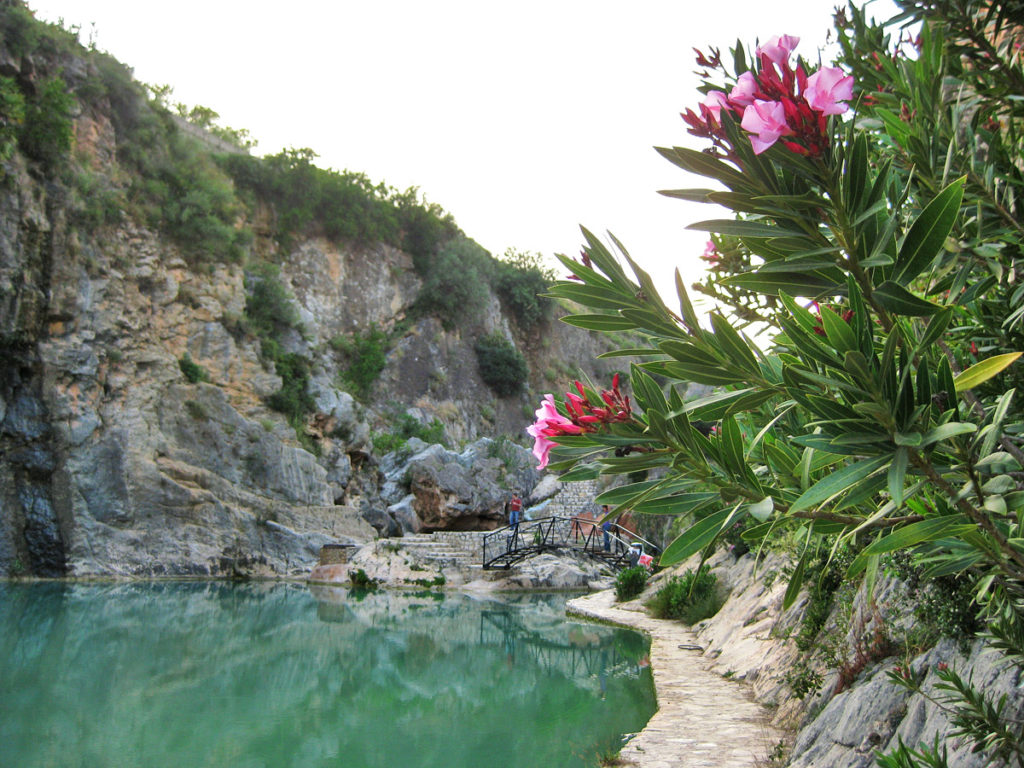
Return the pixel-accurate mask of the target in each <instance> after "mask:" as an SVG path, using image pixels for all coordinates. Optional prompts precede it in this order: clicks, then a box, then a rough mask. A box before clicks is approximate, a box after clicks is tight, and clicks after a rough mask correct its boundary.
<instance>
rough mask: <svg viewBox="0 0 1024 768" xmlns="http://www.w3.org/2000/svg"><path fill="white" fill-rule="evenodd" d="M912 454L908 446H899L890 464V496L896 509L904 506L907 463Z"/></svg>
mask: <svg viewBox="0 0 1024 768" xmlns="http://www.w3.org/2000/svg"><path fill="white" fill-rule="evenodd" d="M909 458H910V455H909V453H908V451H907V449H906V448H897V449H896V454H895V455H894V456H893V458H892V464H890V465H889V478H888V480H889V496H890V497H891V498H892V501H893V504H895V505H896V509H899V508H900V507H901V506H903V487H904V485H905V484H906V477H907V463H908V462H909Z"/></svg>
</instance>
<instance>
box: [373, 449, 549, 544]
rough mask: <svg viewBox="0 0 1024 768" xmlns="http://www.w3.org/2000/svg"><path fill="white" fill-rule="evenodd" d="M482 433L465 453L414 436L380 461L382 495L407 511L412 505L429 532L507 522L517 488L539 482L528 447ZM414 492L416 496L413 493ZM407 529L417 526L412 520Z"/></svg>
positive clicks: (487, 527)
mask: <svg viewBox="0 0 1024 768" xmlns="http://www.w3.org/2000/svg"><path fill="white" fill-rule="evenodd" d="M496 445H497V443H495V441H493V440H491V439H489V438H481V439H480V440H478V441H476V442H475V443H472V444H470V445H469V446H467V447H466V448H465V449H464V450H463V451H462V452H461V453H456V452H455V451H451V450H448V449H446V448H445V447H444V446H441V445H437V444H434V445H427V444H426V443H424V442H423V441H421V440H418V439H416V438H412V439H410V440H409V441H408V443H407V444H406V446H405V449H404V450H403V451H401V452H395V453H392V454H389V455H388V456H386V457H385V458H384V459H383V460H382V462H381V470H382V471H383V472H384V476H385V483H384V487H383V488H382V492H381V496H382V498H383V499H384V500H386V501H388V502H389V505H390V508H394V509H396V510H397V509H400V510H401V511H402V514H403V515H404V514H406V510H407V509H408V507H409V506H411V509H412V511H414V512H415V516H416V518H417V519H418V520H419V529H420V530H424V531H441V530H450V531H474V530H493V529H494V528H499V527H501V526H502V525H505V524H506V523H507V520H506V515H505V503H506V502H507V501H508V499H509V497H510V496H511V494H512V492H513V490H519V492H520V493H522V490H521V489H522V488H530V487H533V485H534V484H535V483H536V475H537V473H536V470H533V469H531V468H530V465H531V463H532V462H531V456H530V453H529V451H527V450H526V449H525V448H522V447H521V446H517V445H514V444H511V443H504V444H503V445H502V446H501V450H500V451H499V450H497V449H496V448H495V446H496ZM409 496H412V499H411V501H408V500H407V499H408V497H409ZM401 527H402V529H403V530H416V524H415V523H414V522H413V521H412V520H409V519H406V520H405V521H404V522H402V523H401Z"/></svg>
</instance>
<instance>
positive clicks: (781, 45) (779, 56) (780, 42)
mask: <svg viewBox="0 0 1024 768" xmlns="http://www.w3.org/2000/svg"><path fill="white" fill-rule="evenodd" d="M799 43H800V38H799V37H793V35H776V36H775V37H772V38H769V40H768V42H766V43H765V44H764V45H759V46H758V47H757V55H758V56H767V57H768V60H769V61H770V62H772V63H773V64H777V65H779V66H780V67H781V66H784V65H785V64H786V62H787V61H788V60H789V54H791V53H792V52H793V51H794V50H795V49H796V47H797V45H798V44H799Z"/></svg>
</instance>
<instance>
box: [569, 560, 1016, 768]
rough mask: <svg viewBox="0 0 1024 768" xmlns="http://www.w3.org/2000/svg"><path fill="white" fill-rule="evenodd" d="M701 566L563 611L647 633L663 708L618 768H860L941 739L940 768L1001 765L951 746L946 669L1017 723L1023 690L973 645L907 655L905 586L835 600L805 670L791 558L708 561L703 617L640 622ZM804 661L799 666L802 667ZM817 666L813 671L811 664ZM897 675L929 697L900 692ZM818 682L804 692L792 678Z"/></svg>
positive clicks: (992, 656)
mask: <svg viewBox="0 0 1024 768" xmlns="http://www.w3.org/2000/svg"><path fill="white" fill-rule="evenodd" d="M696 565H697V561H696V560H692V561H690V562H687V563H684V564H682V565H680V566H678V567H677V568H674V569H670V570H667V571H664V572H662V573H661V574H659V575H657V576H656V577H655V578H654V579H652V581H651V583H650V584H649V585H648V587H647V589H646V590H645V591H644V593H643V594H642V595H641V596H640V597H638V598H637V599H635V600H632V601H629V602H625V603H616V602H615V600H614V593H613V592H612V591H611V590H606V591H603V592H600V593H597V594H594V595H590V596H587V597H583V598H578V599H576V600H574V601H571V602H570V604H569V610H570V612H571V613H573V614H575V615H579V616H584V617H588V618H593V619H598V620H602V621H610V622H613V623H616V624H621V625H623V626H628V627H633V628H636V629H640V630H642V631H644V632H647V633H648V634H649V635H650V636H651V640H652V647H651V665H652V669H653V671H654V679H655V684H656V686H657V692H658V704H659V707H660V709H659V711H658V714H657V715H655V717H654V718H652V720H651V721H650V723H649V724H648V726H647V728H645V729H644V731H643V732H641V734H639V735H638V736H637V737H636V738H635V739H633V740H632V741H630V742H629V744H628V745H627V746H626V747H625V748H624V749H623V751H622V754H621V760H622V761H623V763H624V764H627V765H639V766H645V768H660V767H661V766H670V765H671V766H673V767H674V768H678V767H680V766H682V767H684V768H685V767H688V766H712V765H713V766H719V767H721V766H741V765H743V766H755V765H764V764H766V763H767V764H771V765H779V766H782V765H785V766H789V767H790V768H821V767H822V766H828V768H868V766H873V765H875V761H876V758H877V756H878V755H879V754H881V753H887V752H891V751H892V750H894V749H895V748H896V747H897V746H898V744H899V743H900V742H901V741H902V742H903V743H904V744H906V745H908V746H910V747H913V748H915V749H916V748H918V747H919V746H920V745H922V744H925V745H932V744H933V743H934V741H935V739H936V738H937V737H938V738H940V739H947V740H946V741H945V744H946V747H947V748H948V764H949V765H950V766H956V768H988V767H990V766H1000V767H1001V766H1005V765H1006V763H1005V762H1004V761H1002V760H999V759H998V758H996V757H994V756H993V755H991V754H986V753H972V751H971V749H972V747H973V744H972V743H971V742H970V741H969V740H966V739H949V738H948V737H949V734H950V733H951V732H952V731H953V730H954V727H953V725H952V724H951V714H950V712H949V711H948V710H947V709H945V708H944V707H942V706H940V704H939V702H938V701H937V700H936V699H937V698H941V691H940V690H939V689H937V688H936V684H937V683H938V682H939V678H938V677H937V674H936V671H937V669H938V667H939V665H940V664H944V665H948V666H949V667H952V668H955V669H957V670H958V671H959V672H960V674H961V675H962V676H963V677H964V679H969V678H973V681H974V684H975V685H976V686H977V688H978V689H979V690H982V691H984V692H985V694H986V696H988V697H989V698H990V700H992V701H999V700H1000V698H1001V697H1003V696H1005V697H1006V699H1005V707H1006V709H1005V714H1006V715H1008V716H1010V717H1015V718H1019V715H1020V713H1021V712H1022V711H1024V691H1022V690H1021V687H1020V685H1019V683H1020V680H1019V679H1018V675H1017V673H1016V672H1015V671H1014V669H1013V668H1012V667H1009V666H1008V665H1006V664H1001V663H1000V660H1001V659H1002V657H1001V656H1000V655H999V654H997V653H995V652H993V651H992V650H991V648H990V647H989V646H988V645H987V644H986V643H985V642H984V641H983V640H981V639H974V640H971V639H969V638H951V637H947V638H944V639H942V640H940V641H939V642H938V643H937V644H936V645H934V646H932V647H930V648H927V649H925V650H917V651H915V650H908V647H909V646H907V645H906V641H905V640H904V639H903V638H906V637H908V636H909V634H908V631H909V630H911V629H913V624H914V622H915V620H914V617H913V614H912V612H911V611H910V610H908V605H907V603H906V598H905V595H906V590H905V588H904V585H902V584H901V583H900V582H899V581H898V580H896V579H894V578H892V577H886V576H884V575H883V576H880V578H879V581H878V583H877V584H876V587H875V590H874V594H873V595H872V596H870V597H869V596H868V595H867V593H866V591H865V590H864V588H863V587H861V588H860V589H859V590H856V591H855V592H854V591H851V597H850V598H849V599H848V600H843V601H837V603H836V604H835V605H834V606H833V608H832V611H831V613H830V615H829V616H828V618H827V619H826V621H825V623H824V625H823V627H822V630H821V635H819V637H827V638H828V641H829V642H830V643H833V644H834V653H835V659H834V663H833V664H832V665H831V666H829V665H820V664H817V665H816V664H812V665H811V666H810V667H808V666H807V662H808V659H807V654H805V653H804V652H802V651H800V650H799V649H798V647H797V644H796V635H797V632H798V630H799V628H800V625H801V622H802V620H803V617H804V615H805V613H806V612H807V609H808V605H809V596H808V595H807V593H806V592H804V593H803V594H802V595H801V597H800V598H799V599H798V600H797V601H796V602H795V603H794V605H793V606H791V607H790V608H789V609H787V610H783V598H784V595H785V592H786V587H787V585H786V579H785V578H783V577H781V576H778V577H777V574H781V573H782V572H783V571H784V567H785V561H784V559H783V558H782V557H780V556H778V555H769V556H767V557H766V558H764V559H763V560H762V561H761V562H757V561H756V560H755V558H754V556H753V555H750V554H747V555H744V556H742V557H740V558H738V559H737V558H735V557H733V555H732V554H730V553H729V552H726V551H721V552H719V553H716V554H715V555H714V556H713V557H712V558H711V559H710V561H709V566H710V567H711V569H712V572H713V573H714V574H715V575H716V576H717V578H718V583H719V585H720V587H721V589H722V591H723V596H725V597H726V598H727V599H726V601H725V603H724V605H723V607H722V608H721V610H719V611H718V613H717V614H716V615H715V616H713V617H712V618H710V619H706V620H704V621H701V622H699V623H697V624H696V625H695V626H693V627H692V628H691V627H685V626H684V625H682V624H681V623H679V622H675V621H666V620H656V619H652V618H650V617H648V616H647V615H646V613H645V611H644V608H643V604H644V603H645V602H646V601H647V600H648V599H649V598H650V597H651V596H652V595H653V594H654V592H655V591H656V590H657V589H659V588H660V586H662V585H663V584H664V582H665V581H666V580H667V579H669V578H672V577H673V576H674V575H677V574H680V573H682V572H683V571H684V570H686V569H687V568H694V567H696ZM801 662H802V663H801ZM819 666H820V668H819ZM897 668H899V669H901V670H903V671H904V673H905V674H912V675H913V676H914V677H915V678H916V679H918V680H919V681H920V683H921V688H922V690H923V691H924V692H925V693H926V694H927V695H921V694H913V693H910V692H909V691H907V690H906V689H904V688H902V687H899V686H897V685H894V684H893V683H892V681H891V680H890V678H889V675H888V673H890V672H891V671H893V670H895V669H897ZM800 669H808V670H810V672H812V673H813V674H814V675H817V677H816V678H812V680H813V681H812V682H810V683H808V684H807V686H806V689H805V690H800V693H799V695H798V694H797V692H796V690H797V689H798V688H799V681H798V680H797V676H796V674H795V673H796V671H797V670H800Z"/></svg>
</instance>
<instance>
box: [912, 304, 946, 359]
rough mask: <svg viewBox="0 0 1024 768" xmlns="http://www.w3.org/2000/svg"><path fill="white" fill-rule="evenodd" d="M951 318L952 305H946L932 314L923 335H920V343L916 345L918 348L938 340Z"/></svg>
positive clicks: (926, 347) (926, 346)
mask: <svg viewBox="0 0 1024 768" xmlns="http://www.w3.org/2000/svg"><path fill="white" fill-rule="evenodd" d="M952 319H953V309H952V307H946V308H945V309H942V310H940V311H939V312H938V313H936V314H934V315H932V319H931V320H929V321H928V327H927V328H925V330H924V335H923V336H922V337H921V343H920V344H919V345H918V347H917V348H918V350H925V349H928V347H930V346H931V345H932V344H934V343H935V342H936V341H938V340H939V339H940V338H941V337H942V334H943V333H944V332H945V330H946V328H948V327H949V321H950V320H952Z"/></svg>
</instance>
